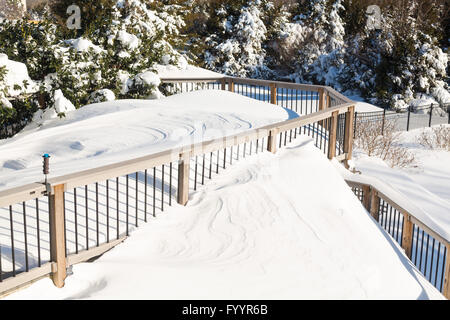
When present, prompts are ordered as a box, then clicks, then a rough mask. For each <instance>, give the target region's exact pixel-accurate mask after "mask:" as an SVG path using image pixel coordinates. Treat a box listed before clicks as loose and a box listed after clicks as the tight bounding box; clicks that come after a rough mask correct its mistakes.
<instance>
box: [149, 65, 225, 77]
mask: <svg viewBox="0 0 450 320" xmlns="http://www.w3.org/2000/svg"><path fill="white" fill-rule="evenodd" d="M155 69H156V72H157V73H158V76H159V77H160V78H161V79H192V78H223V77H225V75H223V74H220V73H217V72H214V71H210V70H207V69H203V68H200V67H195V66H193V65H186V66H184V67H178V66H173V65H161V64H160V65H156V66H155Z"/></svg>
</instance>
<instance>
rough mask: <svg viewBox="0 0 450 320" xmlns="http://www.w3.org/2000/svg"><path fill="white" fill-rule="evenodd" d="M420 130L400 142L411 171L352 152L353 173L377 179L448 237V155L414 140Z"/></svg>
mask: <svg viewBox="0 0 450 320" xmlns="http://www.w3.org/2000/svg"><path fill="white" fill-rule="evenodd" d="M423 130H427V131H428V130H431V129H429V128H425V129H416V130H412V131H409V132H402V134H401V136H400V142H401V144H402V145H403V146H405V147H407V148H408V149H409V151H411V152H412V153H413V154H414V156H415V160H416V165H415V167H412V168H405V169H403V168H390V167H389V166H388V165H387V164H386V163H385V162H384V161H382V160H381V159H379V158H375V157H368V156H367V155H365V154H364V153H362V152H358V151H356V152H354V162H355V167H356V169H357V170H359V171H361V172H362V173H363V174H366V175H369V176H373V177H377V178H379V179H381V180H382V181H384V182H385V183H387V184H389V185H391V186H392V187H393V188H394V189H396V190H398V191H399V192H401V193H402V194H403V195H404V196H405V197H406V198H407V199H409V201H410V202H411V203H412V204H413V205H415V206H416V207H419V208H421V209H422V210H423V211H425V212H426V213H427V216H428V217H429V219H431V220H430V222H431V223H432V224H436V225H439V226H440V228H443V230H445V233H446V234H448V235H450V167H449V165H448V164H449V163H450V152H448V151H445V150H430V149H427V148H425V147H423V146H421V145H420V144H419V143H418V142H417V139H418V137H419V135H420V134H421V132H422V131H423Z"/></svg>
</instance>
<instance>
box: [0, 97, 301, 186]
mask: <svg viewBox="0 0 450 320" xmlns="http://www.w3.org/2000/svg"><path fill="white" fill-rule="evenodd" d="M293 116H295V115H293V113H292V112H287V111H286V110H285V109H283V108H279V107H275V106H273V105H271V104H269V103H265V102H260V101H256V100H254V99H250V98H247V97H243V96H241V95H238V94H234V93H230V92H227V91H219V90H204V91H197V92H189V93H183V94H178V95H174V96H171V97H168V98H164V99H160V100H118V101H112V102H104V103H99V104H92V105H88V106H85V107H83V108H81V109H78V110H76V111H73V112H69V113H67V117H66V119H52V120H48V121H47V122H44V124H43V125H42V126H41V127H36V124H34V123H32V124H30V125H29V126H28V128H26V130H24V131H23V132H21V133H19V134H17V135H16V136H15V137H13V138H10V139H6V140H3V141H0V189H6V188H10V187H12V186H18V185H22V184H26V183H32V182H37V181H42V180H43V176H42V158H41V156H42V154H44V153H49V154H50V155H51V160H50V173H51V175H50V176H58V175H62V174H66V173H70V172H76V171H79V170H83V169H88V168H94V167H99V166H102V165H106V164H109V163H114V162H118V161H121V160H128V159H132V158H137V157H140V156H144V155H148V154H151V153H156V152H159V151H163V150H169V149H172V148H174V147H177V146H182V145H186V144H189V143H193V142H199V141H204V140H207V139H213V138H218V137H223V136H226V135H230V134H234V133H238V132H242V131H245V130H247V129H250V128H257V127H261V126H264V125H268V124H271V123H275V122H279V121H283V120H286V119H288V118H289V117H293Z"/></svg>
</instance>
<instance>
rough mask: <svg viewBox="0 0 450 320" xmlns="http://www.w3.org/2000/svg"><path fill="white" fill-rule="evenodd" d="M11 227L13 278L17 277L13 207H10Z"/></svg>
mask: <svg viewBox="0 0 450 320" xmlns="http://www.w3.org/2000/svg"><path fill="white" fill-rule="evenodd" d="M9 226H10V229H11V260H12V267H13V277H15V276H16V256H15V249H14V222H13V213H12V206H11V205H10V206H9Z"/></svg>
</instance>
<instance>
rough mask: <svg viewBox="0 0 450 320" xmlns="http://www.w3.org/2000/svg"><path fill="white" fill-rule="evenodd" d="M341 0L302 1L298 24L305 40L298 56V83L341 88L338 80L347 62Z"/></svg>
mask: <svg viewBox="0 0 450 320" xmlns="http://www.w3.org/2000/svg"><path fill="white" fill-rule="evenodd" d="M342 9H343V6H342V1H341V0H313V1H309V2H307V3H302V4H299V6H298V14H297V15H296V16H295V17H294V21H295V23H297V24H299V25H300V28H298V30H299V31H300V32H301V34H299V35H297V37H298V38H300V39H301V41H300V43H299V48H298V51H297V55H296V57H295V61H294V64H295V73H294V74H293V75H292V77H293V78H294V79H295V81H296V82H314V83H321V84H326V85H332V86H335V87H338V88H339V87H340V86H339V83H338V82H337V81H336V78H337V75H338V73H339V72H340V68H341V66H342V63H343V55H344V50H345V48H344V35H345V31H344V25H343V21H342V19H341V17H340V15H339V13H340V11H341V10H342Z"/></svg>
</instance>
